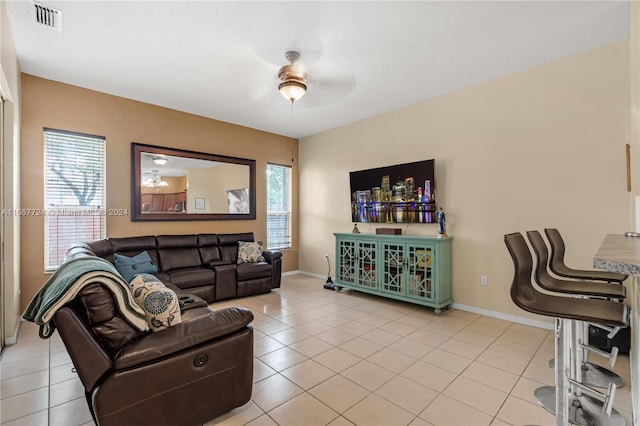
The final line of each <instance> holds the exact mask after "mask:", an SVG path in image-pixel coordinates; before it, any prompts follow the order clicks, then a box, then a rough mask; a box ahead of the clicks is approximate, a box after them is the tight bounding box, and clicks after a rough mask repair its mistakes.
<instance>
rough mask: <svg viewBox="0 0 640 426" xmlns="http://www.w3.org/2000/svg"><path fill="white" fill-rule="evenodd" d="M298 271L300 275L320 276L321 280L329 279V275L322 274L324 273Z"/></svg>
mask: <svg viewBox="0 0 640 426" xmlns="http://www.w3.org/2000/svg"><path fill="white" fill-rule="evenodd" d="M298 273H299V274H300V275H306V276H307V277H313V278H319V279H321V280H326V279H327V276H326V275H322V274H314V273H312V272H307V271H298Z"/></svg>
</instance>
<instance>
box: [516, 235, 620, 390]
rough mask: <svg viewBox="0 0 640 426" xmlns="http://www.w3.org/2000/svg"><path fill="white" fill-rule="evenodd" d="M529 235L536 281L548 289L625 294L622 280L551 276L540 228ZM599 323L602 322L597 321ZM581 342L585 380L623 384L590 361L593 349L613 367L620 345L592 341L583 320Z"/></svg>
mask: <svg viewBox="0 0 640 426" xmlns="http://www.w3.org/2000/svg"><path fill="white" fill-rule="evenodd" d="M527 238H528V239H529V242H530V243H531V247H533V252H534V253H535V254H536V260H537V262H536V268H535V272H534V277H535V281H536V283H537V284H538V285H539V286H540V287H542V288H543V289H545V290H547V291H552V292H557V293H567V294H571V295H574V296H576V295H577V296H582V297H591V298H594V297H595V298H601V299H602V298H604V299H607V300H611V299H616V300H618V301H620V300H622V299H624V298H625V297H626V294H627V292H626V290H627V289H626V288H625V286H623V285H619V284H610V283H608V282H604V281H584V280H562V279H559V278H556V277H552V276H551V274H549V271H547V264H548V263H549V251H548V250H547V245H546V243H545V242H544V240H543V239H542V235H541V234H540V232H538V231H527ZM598 326H599V325H598ZM576 337H577V338H578V339H579V342H578V344H579V346H580V347H581V348H582V353H581V360H580V361H579V363H580V365H581V368H582V382H583V383H584V384H587V385H590V386H597V387H603V388H606V387H608V386H609V383H611V382H613V383H615V385H616V387H618V388H619V387H622V386H624V380H622V378H621V377H620V376H619V375H617V374H616V373H614V372H613V371H611V370H609V369H607V368H604V367H601V366H599V365H597V364H593V363H591V362H589V359H588V357H589V352H594V353H596V354H598V355H600V356H602V357H604V358H607V359H608V360H609V364H608V365H609V367H610V368H613V367H614V365H615V362H616V358H617V356H618V349H617V348H614V350H612V351H611V353H610V354H609V353H607V352H605V351H602V350H600V349H597V348H595V347H593V346H590V345H589V323H587V322H584V323H583V328H582V330H580V331H579V332H578V336H576ZM554 365H555V362H554V360H553V359H552V360H550V361H549V366H550V367H551V368H552V369H553V368H555V367H554Z"/></svg>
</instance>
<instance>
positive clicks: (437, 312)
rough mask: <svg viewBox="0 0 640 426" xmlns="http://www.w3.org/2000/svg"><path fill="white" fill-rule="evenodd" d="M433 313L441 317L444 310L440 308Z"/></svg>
mask: <svg viewBox="0 0 640 426" xmlns="http://www.w3.org/2000/svg"><path fill="white" fill-rule="evenodd" d="M433 313H434V314H436V315H440V314H441V313H442V310H441V309H440V308H436V309H435V310H434V311H433Z"/></svg>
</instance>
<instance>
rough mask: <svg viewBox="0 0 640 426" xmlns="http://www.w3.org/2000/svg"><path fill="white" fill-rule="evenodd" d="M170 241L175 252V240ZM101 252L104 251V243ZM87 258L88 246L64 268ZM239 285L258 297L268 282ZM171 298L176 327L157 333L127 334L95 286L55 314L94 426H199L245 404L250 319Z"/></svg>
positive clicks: (75, 251) (110, 299)
mask: <svg viewBox="0 0 640 426" xmlns="http://www.w3.org/2000/svg"><path fill="white" fill-rule="evenodd" d="M152 239H153V237H152ZM152 239H149V238H148V237H141V239H131V240H130V241H125V240H127V239H117V240H118V241H115V242H114V246H115V247H127V248H131V247H138V246H135V244H142V245H144V244H146V243H147V242H150V241H151V240H152ZM163 240H164V239H163V238H160V239H159V241H161V242H162V241H163ZM169 240H170V241H175V244H176V245H177V244H178V242H177V241H179V240H180V239H171V238H170V239H169ZM187 240H189V239H187V238H185V239H184V240H182V241H187ZM190 240H192V239H190ZM134 242H135V244H134ZM164 242H166V241H164ZM143 243H144V244H143ZM119 244H120V245H119ZM93 246H94V247H97V246H96V245H95V244H94V245H93ZM100 246H101V247H103V248H104V247H107V245H106V242H103V243H101V244H100ZM147 248H148V249H150V247H147ZM181 248H184V247H181ZM176 249H177V250H178V251H179V248H176ZM135 250H137V249H135ZM135 250H133V251H135ZM161 250H162V249H159V250H158V251H161ZM99 252H100V253H102V254H105V253H106V252H103V251H99ZM156 254H157V253H156ZM87 256H92V254H91V253H90V252H89V251H88V249H87V246H76V247H74V248H72V249H70V250H69V251H68V252H67V260H71V259H76V258H79V257H87ZM227 266H229V265H227ZM214 272H215V270H214ZM194 273H197V272H194ZM207 277H211V275H210V274H209V275H207ZM243 281H244V284H245V285H244V286H243V288H244V289H248V290H251V289H255V290H259V291H262V290H263V289H268V288H269V287H268V286H267V284H269V283H271V282H272V281H271V277H268V278H267V277H261V278H256V279H245V280H243ZM265 283H267V284H265ZM208 285H209V286H210V287H214V286H213V284H211V283H209V284H208ZM202 287H206V286H205V285H202V286H199V287H193V288H202ZM214 288H215V287H214ZM212 291H213V290H212ZM176 293H177V296H178V297H179V300H180V311H181V322H180V323H178V324H175V325H173V326H171V327H169V328H166V329H164V330H162V331H159V332H150V331H147V332H140V331H138V330H136V329H135V328H133V327H132V326H131V325H130V323H128V322H127V321H126V320H125V319H124V317H123V315H122V313H121V311H120V309H119V307H118V303H117V302H116V301H115V299H114V296H113V294H112V292H110V291H109V290H108V289H107V288H106V287H105V286H104V285H103V284H101V283H100V282H99V281H98V280H96V281H95V282H93V283H91V282H90V283H88V284H87V285H86V286H85V287H84V288H82V290H80V292H79V293H78V295H77V296H76V297H75V298H74V299H73V300H72V301H71V302H70V303H67V304H66V305H64V307H62V308H61V309H59V310H58V311H57V312H56V314H55V316H54V322H55V326H56V329H57V330H58V332H59V333H60V336H61V338H62V341H63V342H64V344H65V346H66V348H67V351H68V353H69V355H70V357H71V360H72V361H73V365H74V367H75V369H76V371H77V373H78V376H79V378H80V381H81V382H82V384H83V386H84V389H85V395H86V399H87V403H88V405H89V409H90V410H91V414H92V415H93V418H94V421H95V422H96V423H97V424H98V426H129V425H130V426H145V425H149V426H151V425H153V426H173V425H185V426H190V425H202V424H204V423H206V422H208V421H210V420H212V419H214V418H216V417H218V416H220V415H222V414H224V413H226V412H228V411H230V410H232V409H233V408H236V407H239V406H241V405H243V404H245V403H246V402H247V401H249V399H250V398H251V391H252V381H253V328H252V327H251V325H250V323H251V321H252V320H253V314H252V313H251V311H249V310H247V309H244V308H235V307H229V308H224V309H220V310H215V311H212V310H210V309H209V308H208V307H207V303H206V302H205V301H204V300H202V299H200V298H199V297H197V296H193V295H191V294H189V293H188V292H185V291H183V290H179V289H178V290H177V291H176ZM207 294H215V291H214V292H213V293H207Z"/></svg>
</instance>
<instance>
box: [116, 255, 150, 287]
mask: <svg viewBox="0 0 640 426" xmlns="http://www.w3.org/2000/svg"><path fill="white" fill-rule="evenodd" d="M113 260H114V263H115V264H116V269H117V270H118V272H120V275H122V278H124V279H125V280H127V282H128V283H130V282H131V280H132V279H133V277H135V276H136V275H138V274H156V273H157V272H158V268H157V267H156V265H154V264H153V263H152V262H151V257H150V256H149V253H147V252H146V251H143V252H141V253H139V254H137V255H135V256H133V257H127V256H123V255H121V254H118V253H115V254H114V255H113Z"/></svg>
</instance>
